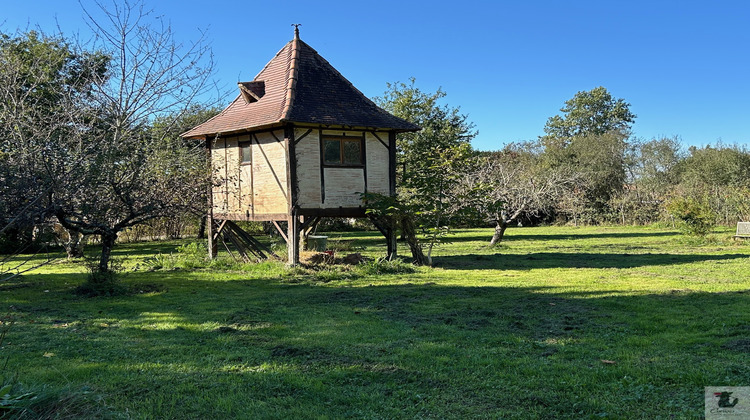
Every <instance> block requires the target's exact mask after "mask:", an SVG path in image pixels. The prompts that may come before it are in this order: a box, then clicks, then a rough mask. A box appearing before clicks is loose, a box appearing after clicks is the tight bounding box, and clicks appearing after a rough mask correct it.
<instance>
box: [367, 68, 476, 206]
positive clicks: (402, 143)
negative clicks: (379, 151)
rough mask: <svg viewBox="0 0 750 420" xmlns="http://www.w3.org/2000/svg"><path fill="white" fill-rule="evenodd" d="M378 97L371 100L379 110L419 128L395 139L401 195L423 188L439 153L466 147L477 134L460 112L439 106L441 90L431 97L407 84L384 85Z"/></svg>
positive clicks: (443, 94) (412, 82)
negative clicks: (420, 186)
mask: <svg viewBox="0 0 750 420" xmlns="http://www.w3.org/2000/svg"><path fill="white" fill-rule="evenodd" d="M387 87H388V90H387V91H386V92H385V94H384V95H383V96H382V97H379V98H375V101H376V102H377V103H378V105H379V106H380V107H382V108H383V109H385V110H387V111H388V112H390V113H391V114H393V115H395V116H397V117H400V118H403V119H405V120H407V121H410V122H412V123H414V124H417V125H418V126H420V127H422V130H421V131H418V132H416V133H403V134H400V135H399V137H398V143H397V145H396V146H397V151H398V156H397V157H398V181H399V182H398V185H399V188H401V189H402V190H403V191H406V190H409V189H411V188H414V187H415V186H418V185H420V184H423V183H424V182H423V181H422V180H423V179H424V177H425V176H429V174H430V173H431V172H432V171H433V170H434V169H433V163H432V160H433V159H434V157H435V156H437V155H438V154H440V153H441V152H443V151H445V150H448V149H450V148H451V147H455V146H458V145H461V144H469V143H470V142H471V140H472V139H473V138H474V137H476V135H477V133H478V132H477V131H476V130H475V127H474V124H473V123H472V122H470V121H469V120H468V116H467V115H465V114H461V109H460V108H452V107H450V106H448V105H441V104H440V101H441V100H442V99H443V98H444V97H445V96H446V94H445V92H443V90H442V89H438V90H437V91H436V92H434V93H427V92H423V91H422V90H421V89H419V88H418V87H416V80H415V79H414V78H411V79H409V84H408V85H407V84H405V83H402V82H396V83H388V84H387Z"/></svg>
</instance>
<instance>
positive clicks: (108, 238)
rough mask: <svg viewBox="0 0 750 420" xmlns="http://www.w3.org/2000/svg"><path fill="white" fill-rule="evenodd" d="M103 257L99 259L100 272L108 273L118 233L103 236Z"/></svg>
mask: <svg viewBox="0 0 750 420" xmlns="http://www.w3.org/2000/svg"><path fill="white" fill-rule="evenodd" d="M101 236H102V255H101V257H100V258H99V267H98V268H99V272H100V273H106V272H108V271H110V270H109V260H110V257H111V256H112V248H114V247H115V240H117V232H111V231H107V232H106V233H103V234H102V235H101Z"/></svg>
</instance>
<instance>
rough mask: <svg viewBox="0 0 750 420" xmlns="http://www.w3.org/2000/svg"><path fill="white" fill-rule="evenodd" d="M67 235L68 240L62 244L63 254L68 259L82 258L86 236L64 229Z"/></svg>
mask: <svg viewBox="0 0 750 420" xmlns="http://www.w3.org/2000/svg"><path fill="white" fill-rule="evenodd" d="M65 231H66V232H67V234H68V239H67V240H66V241H65V243H64V244H63V247H64V248H65V253H66V254H67V255H68V259H69V260H72V259H77V258H83V247H84V246H85V245H86V235H84V234H82V233H79V232H76V231H73V230H70V229H65Z"/></svg>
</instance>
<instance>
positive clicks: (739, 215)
mask: <svg viewBox="0 0 750 420" xmlns="http://www.w3.org/2000/svg"><path fill="white" fill-rule="evenodd" d="M689 152H690V156H688V157H687V158H685V159H684V160H682V161H681V162H680V164H679V165H678V166H677V168H676V169H677V170H678V171H679V177H680V189H681V190H682V191H684V193H685V194H686V195H689V196H693V197H699V196H700V197H704V198H705V200H706V201H707V203H708V205H709V206H710V207H711V209H712V211H713V212H714V213H715V214H717V215H718V220H719V221H720V222H721V223H724V224H733V223H735V222H737V221H738V220H743V219H745V218H746V217H747V208H748V206H750V203H749V201H750V198H748V197H747V190H748V189H750V152H748V151H747V149H745V148H744V147H741V146H738V145H731V146H727V145H724V144H721V143H719V144H717V145H714V146H710V145H709V146H706V147H703V148H698V147H691V148H690V149H689Z"/></svg>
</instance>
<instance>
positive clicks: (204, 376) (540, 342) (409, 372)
mask: <svg viewBox="0 0 750 420" xmlns="http://www.w3.org/2000/svg"><path fill="white" fill-rule="evenodd" d="M491 233H492V232H491V230H490V229H472V230H461V231H458V232H457V234H456V235H454V236H452V237H451V239H452V242H451V243H448V244H444V245H441V246H440V247H439V248H438V250H437V256H436V257H435V263H436V267H435V268H418V269H415V270H413V272H396V273H393V274H374V275H370V274H367V271H365V270H347V269H342V268H328V269H323V270H321V271H316V270H312V269H285V268H284V267H283V265H282V264H280V263H264V264H261V265H259V266H244V267H234V268H232V269H230V270H222V271H220V270H217V269H212V270H207V269H199V270H193V271H187V270H170V271H165V270H160V271H153V272H148V271H145V268H144V267H145V264H144V263H143V260H144V259H145V258H147V257H149V256H152V255H154V254H155V253H157V252H161V253H165V254H168V253H169V252H170V251H171V250H174V248H175V247H176V246H177V245H178V243H174V242H172V243H160V244H154V243H145V244H134V245H121V246H118V248H117V249H116V251H117V252H116V253H117V254H118V255H120V256H124V255H130V256H129V257H128V259H127V260H126V261H125V266H126V267H128V270H129V271H128V273H127V274H125V275H124V276H123V281H124V282H125V283H126V284H128V285H131V286H133V288H134V290H136V291H138V293H135V294H133V295H130V296H122V297H98V298H85V297H80V296H77V295H75V294H73V289H74V288H75V287H76V286H78V285H80V284H81V283H82V282H83V281H84V279H85V270H83V269H82V268H81V266H80V265H75V264H71V263H57V264H52V265H49V266H46V267H44V268H43V269H40V270H38V271H36V272H34V273H31V274H27V275H24V276H22V277H21V278H19V279H15V280H13V281H11V282H7V283H4V284H0V305H2V306H0V308H1V309H2V311H4V312H5V313H6V314H7V315H8V316H10V317H13V318H14V319H15V324H14V325H13V327H12V328H11V330H10V331H9V333H8V335H7V337H6V338H5V342H4V343H3V347H2V349H1V350H0V351H1V352H2V353H1V354H0V355H2V357H3V358H7V359H8V362H7V366H6V367H5V370H4V372H3V374H4V375H5V376H6V377H8V376H10V375H17V377H18V380H19V381H20V382H23V383H24V384H27V385H35V386H42V385H44V386H47V387H53V388H54V387H59V388H63V387H64V388H67V389H73V390H76V389H83V388H86V389H89V390H91V391H92V392H93V393H94V394H95V395H97V396H99V397H100V398H101V401H102V404H106V405H107V407H109V410H110V412H111V413H112V414H113V415H114V416H116V417H117V416H122V417H125V418H180V419H183V418H201V419H205V418H222V417H223V418H284V419H288V418H518V419H533V418H539V419H549V418H575V419H580V418H623V419H633V418H647V419H657V418H664V419H668V418H701V417H702V416H703V410H704V408H703V404H704V400H703V388H704V386H719V385H721V386H750V357H749V356H750V242H742V241H736V242H735V241H732V240H731V239H729V238H731V235H732V232H729V231H726V232H720V233H718V234H716V235H715V236H714V239H713V240H711V241H708V242H698V241H694V240H687V239H685V238H684V237H682V236H681V235H678V234H676V233H675V232H673V231H670V230H663V229H654V228H631V227H624V228H623V227H611V228H610V227H591V228H570V227H543V228H520V229H511V230H509V232H508V234H507V238H506V241H505V242H503V244H502V245H501V246H499V247H496V248H488V247H487V246H486V243H487V242H488V241H489V238H490V236H491ZM331 236H332V238H333V240H334V241H335V240H337V239H346V240H353V242H352V243H351V246H352V247H354V249H357V250H359V251H360V252H362V253H363V254H365V255H370V256H377V255H381V254H384V252H385V246H384V242H383V241H382V239H381V237H379V236H378V235H376V234H375V233H351V234H335V235H331ZM360 247H361V249H360ZM399 251H400V252H401V253H402V254H403V253H406V252H407V251H408V247H406V246H405V245H400V248H399ZM136 267H140V268H137V269H136ZM395 271H399V270H395ZM1 313H2V312H0V314H1Z"/></svg>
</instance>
